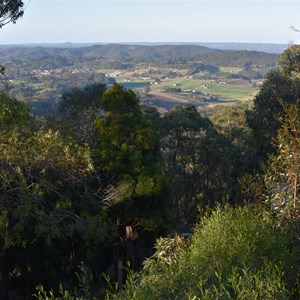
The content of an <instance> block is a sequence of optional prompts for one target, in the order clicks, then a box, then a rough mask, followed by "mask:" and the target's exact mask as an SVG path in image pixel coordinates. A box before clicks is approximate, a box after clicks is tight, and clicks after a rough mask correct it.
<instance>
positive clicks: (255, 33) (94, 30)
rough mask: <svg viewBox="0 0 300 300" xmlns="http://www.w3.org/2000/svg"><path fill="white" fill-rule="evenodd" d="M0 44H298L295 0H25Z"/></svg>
mask: <svg viewBox="0 0 300 300" xmlns="http://www.w3.org/2000/svg"><path fill="white" fill-rule="evenodd" d="M25 3H26V4H28V6H27V8H26V11H25V14H24V17H23V18H22V19H20V20H18V21H17V23H16V24H14V25H13V24H9V25H7V26H5V27H3V28H2V29H0V44H12V43H13V44H15V43H53V42H261V43H289V42H290V41H293V42H295V43H299V42H300V33H295V32H293V31H292V30H291V29H290V26H292V25H293V26H295V27H296V28H300V17H299V13H300V0H298V1H280V0H277V1H274V0H273V1H271V0H266V1H259V0H252V1H246V0H235V1H227V0H219V1H214V0H210V1H208V0H206V1H205V0H193V1H185V0H175V1H174V0H173V1H172V0H135V1H127V0H110V1H104V0H93V1H88V0H51V1H50V0H31V1H29V0H25Z"/></svg>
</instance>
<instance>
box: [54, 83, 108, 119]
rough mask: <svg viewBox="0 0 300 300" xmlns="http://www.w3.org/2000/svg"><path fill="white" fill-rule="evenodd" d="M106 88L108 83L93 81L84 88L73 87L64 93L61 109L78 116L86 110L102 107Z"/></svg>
mask: <svg viewBox="0 0 300 300" xmlns="http://www.w3.org/2000/svg"><path fill="white" fill-rule="evenodd" d="M105 90H106V85H105V84H101V83H92V84H88V85H86V86H85V87H84V88H83V89H80V88H73V89H71V90H70V91H69V92H66V93H64V94H63V95H62V98H61V101H60V102H59V110H60V112H61V113H63V114H67V115H70V116H72V117H78V116H79V115H80V114H81V113H82V112H83V111H84V110H88V109H94V110H98V111H99V110H100V109H101V97H102V94H103V93H104V91H105Z"/></svg>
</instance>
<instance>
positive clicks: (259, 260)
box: [0, 45, 300, 299]
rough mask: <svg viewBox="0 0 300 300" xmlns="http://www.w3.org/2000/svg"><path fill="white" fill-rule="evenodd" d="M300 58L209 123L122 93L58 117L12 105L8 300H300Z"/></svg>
mask: <svg viewBox="0 0 300 300" xmlns="http://www.w3.org/2000/svg"><path fill="white" fill-rule="evenodd" d="M299 57H300V48H299V46H297V45H294V46H292V47H290V48H289V49H287V50H286V51H285V52H284V53H283V55H282V56H281V58H280V61H279V64H278V66H277V67H276V68H275V69H273V70H272V71H270V72H268V74H267V76H266V78H265V80H264V82H263V84H262V85H261V87H260V88H259V91H258V94H257V95H256V96H255V98H254V101H253V105H251V104H248V103H247V102H242V103H236V104H233V105H230V106H224V107H219V108H218V110H215V111H213V110H212V111H211V112H210V113H209V114H208V115H209V117H207V116H205V115H203V114H201V113H200V112H199V110H197V108H196V107H195V106H192V105H187V106H179V105H178V106H175V107H173V108H172V109H170V110H169V111H167V112H164V113H160V112H159V111H158V110H157V109H156V108H155V107H151V106H145V105H142V104H141V102H140V101H139V98H138V97H137V95H136V93H135V92H133V91H132V90H130V89H126V88H125V87H123V86H121V85H120V84H117V83H114V84H112V85H111V86H107V85H106V84H105V83H99V82H95V83H93V84H88V85H86V86H84V87H73V88H71V89H69V90H68V91H65V92H64V93H63V95H62V97H61V99H60V101H59V103H58V113H57V115H51V116H44V117H41V116H39V117H38V116H36V115H34V114H32V113H31V112H30V111H29V109H28V106H26V104H24V103H21V102H19V101H17V100H16V99H14V98H13V97H11V96H10V95H8V94H6V93H1V95H0V100H1V101H0V132H1V135H0V138H1V142H0V164H1V168H0V182H1V184H0V186H1V188H0V193H1V197H0V205H1V218H0V228H1V231H0V234H1V247H2V250H1V260H0V261H1V269H0V271H1V281H0V292H1V295H0V298H1V299H28V298H30V297H32V295H33V294H35V297H37V298H38V299H93V298H95V299H101V298H104V297H107V299H113V298H116V299H298V298H299V279H300V277H299V276H300V269H299V265H300V261H299V257H300V255H299V250H300V249H299V237H300V233H299V220H300V214H299V205H300V202H299V187H300V181H299V175H300V169H299V166H300V156H299V153H300V138H299V132H300V124H299V120H300V106H299V86H300V81H299V80H300V79H299V78H300V76H299V74H300V73H299V66H300V64H299ZM187 233H188V234H187ZM190 234H191V235H192V236H191V237H190V238H184V237H185V236H189V235H190ZM155 244H156V246H155V247H156V251H154V248H153V246H154V245H155ZM146 258H147V259H146ZM145 259H146V260H145ZM120 262H122V263H123V265H124V266H126V264H127V262H129V263H130V267H128V268H129V269H131V270H133V271H134V272H139V273H133V271H130V270H129V269H127V281H126V282H125V278H126V276H125V273H126V272H124V277H123V279H124V282H123V283H124V286H123V287H122V284H121V285H120V282H119V285H116V286H115V285H114V283H113V282H114V281H117V280H118V276H117V275H118V272H119V274H120V270H119V271H118V263H119V264H120ZM76 274H77V275H76ZM119 281H120V277H119ZM121 288H123V290H122V291H121ZM106 289H107V290H106ZM105 290H106V291H105Z"/></svg>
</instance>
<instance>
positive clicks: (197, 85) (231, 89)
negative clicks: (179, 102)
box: [151, 78, 258, 101]
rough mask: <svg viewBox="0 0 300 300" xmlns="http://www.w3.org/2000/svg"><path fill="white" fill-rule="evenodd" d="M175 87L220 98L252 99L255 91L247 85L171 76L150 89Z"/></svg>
mask: <svg viewBox="0 0 300 300" xmlns="http://www.w3.org/2000/svg"><path fill="white" fill-rule="evenodd" d="M174 84H176V87H178V88H181V90H182V91H184V90H195V91H199V92H202V93H208V94H211V95H213V96H214V97H215V98H217V99H220V100H240V101H246V100H252V99H253V98H254V96H255V95H256V93H257V91H258V90H257V89H256V88H254V87H251V86H249V85H229V84H224V85H223V84H222V85H221V84H217V83H216V82H211V81H209V80H195V79H182V78H172V79H168V80H164V81H162V82H161V83H160V84H158V85H152V86H151V89H152V90H163V89H166V88H168V87H174ZM203 85H210V86H212V87H213V88H211V89H207V88H204V87H202V86H203Z"/></svg>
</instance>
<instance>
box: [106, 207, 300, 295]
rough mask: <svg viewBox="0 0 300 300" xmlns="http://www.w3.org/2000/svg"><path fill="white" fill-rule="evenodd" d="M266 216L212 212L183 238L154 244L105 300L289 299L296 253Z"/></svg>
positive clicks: (248, 211) (251, 211)
mask: <svg viewBox="0 0 300 300" xmlns="http://www.w3.org/2000/svg"><path fill="white" fill-rule="evenodd" d="M288 243H289V237H288V236H287V234H286V232H285V231H284V229H283V228H279V227H277V226H276V222H274V221H273V220H272V218H270V216H268V215H262V214H259V213H257V212H256V211H255V209H253V208H251V207H245V208H237V209H233V208H226V209H224V210H222V209H220V208H218V209H216V210H215V211H213V212H212V214H211V215H207V216H204V217H203V218H202V220H201V221H200V223H199V224H197V225H196V228H195V232H194V234H193V236H192V238H191V241H189V240H183V239H182V238H180V237H175V238H174V239H165V240H158V243H157V246H156V247H157V251H156V253H155V255H154V256H153V257H152V258H150V259H148V260H147V261H146V262H145V268H144V270H143V271H142V272H141V273H140V274H138V275H135V277H131V282H130V284H129V283H128V284H126V285H125V287H124V288H125V290H124V291H122V292H120V293H119V294H116V295H113V294H108V296H107V298H108V299H245V300H246V299H289V296H290V295H291V293H290V292H289V291H288V290H287V284H289V283H292V285H293V284H295V277H293V275H291V273H290V271H291V270H292V268H293V267H295V266H296V265H297V253H292V252H290V251H289V250H288V248H287V245H288Z"/></svg>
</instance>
